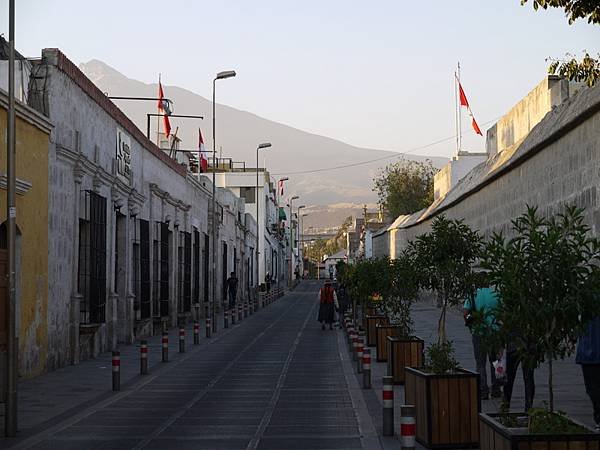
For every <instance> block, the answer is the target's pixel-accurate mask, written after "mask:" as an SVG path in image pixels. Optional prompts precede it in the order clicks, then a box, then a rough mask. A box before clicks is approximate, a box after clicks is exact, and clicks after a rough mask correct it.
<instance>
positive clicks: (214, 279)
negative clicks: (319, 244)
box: [211, 70, 235, 333]
mask: <svg viewBox="0 0 600 450" xmlns="http://www.w3.org/2000/svg"><path fill="white" fill-rule="evenodd" d="M231 77H235V71H234V70H226V71H224V72H219V73H218V74H217V76H216V77H215V78H214V79H213V98H212V138H213V169H212V214H213V217H212V219H213V220H212V252H211V255H212V274H211V280H212V294H211V303H212V331H213V332H214V333H216V332H217V313H216V311H215V303H216V293H217V206H216V203H215V198H216V194H217V189H216V179H215V172H216V170H217V161H216V158H217V138H216V121H215V109H216V108H215V85H216V82H217V80H223V79H225V78H231Z"/></svg>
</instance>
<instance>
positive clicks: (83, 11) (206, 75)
mask: <svg viewBox="0 0 600 450" xmlns="http://www.w3.org/2000/svg"><path fill="white" fill-rule="evenodd" d="M16 3H17V11H16V24H17V25H16V27H17V29H16V47H17V50H18V51H20V52H21V53H23V54H25V55H26V56H32V57H34V56H37V57H39V56H40V53H41V49H42V48H45V47H58V48H60V49H61V50H62V51H63V52H64V53H65V54H66V55H67V56H68V57H69V58H70V59H71V60H73V61H74V62H75V63H82V62H87V61H89V60H91V59H99V60H101V61H104V62H106V63H107V64H109V65H110V66H112V67H114V68H115V69H117V70H118V71H120V72H122V73H123V74H125V75H126V76H128V77H129V78H134V79H137V80H140V81H143V82H147V83H152V82H156V81H157V78H158V73H162V80H163V84H165V85H177V86H180V87H183V88H186V89H189V90H191V91H194V92H196V93H198V94H200V95H202V96H204V97H207V98H210V96H211V95H212V94H211V92H212V91H211V87H212V78H213V77H214V75H215V73H216V72H218V71H221V70H229V69H234V70H236V71H237V73H238V75H237V77H236V78H235V79H230V80H225V81H221V82H220V84H219V88H218V97H217V101H218V102H219V103H223V104H226V105H229V106H232V107H235V108H238V109H241V110H246V111H249V112H252V113H255V114H257V115H260V116H262V117H265V118H267V119H270V120H274V121H277V122H281V123H285V124H287V125H291V126H293V127H296V128H299V129H302V130H305V131H309V132H312V133H315V134H321V135H324V136H329V137H332V138H335V139H339V140H342V141H344V142H347V143H349V144H352V145H356V146H358V147H367V148H377V149H382V150H393V151H408V152H410V153H414V154H422V155H435V156H451V155H452V154H453V152H454V151H455V144H454V139H449V140H445V141H443V142H441V143H439V144H437V145H432V146H428V147H426V148H421V149H419V148H418V147H422V146H426V145H428V144H430V143H433V142H436V141H439V140H443V139H444V138H449V137H451V136H453V135H454V134H455V131H454V130H455V114H454V105H455V99H454V75H453V74H454V71H455V70H456V65H457V62H458V61H460V66H461V81H462V85H463V88H464V89H465V92H466V94H467V97H468V99H469V103H470V105H471V108H472V111H473V114H474V116H475V118H476V119H477V121H478V122H479V124H480V126H481V128H482V129H483V130H484V135H485V129H487V128H488V127H489V126H491V125H492V124H493V123H494V121H495V120H497V119H498V118H499V117H501V116H502V115H503V114H504V113H506V112H507V111H508V110H509V109H510V108H511V107H512V106H513V105H514V104H515V103H516V102H518V101H519V99H521V98H522V97H523V96H524V95H526V94H527V93H528V92H529V91H530V90H531V89H532V88H533V87H534V86H535V85H537V84H538V83H539V82H540V81H541V80H542V78H543V77H544V76H545V74H546V70H547V66H548V63H547V62H546V61H545V60H546V58H547V57H564V55H565V53H567V52H570V53H574V54H576V55H581V53H582V51H583V50H587V51H588V52H592V53H594V54H597V53H599V52H600V26H598V25H595V26H594V25H589V24H587V23H586V22H585V21H581V20H579V21H577V22H576V23H575V24H574V25H568V21H567V20H566V18H565V17H564V13H563V12H562V10H548V11H545V10H541V11H538V12H535V11H534V10H533V6H532V4H531V2H529V3H527V4H526V5H524V6H521V5H520V0H454V1H446V0H433V1H428V2H424V1H423V2H422V1H410V2H408V1H398V0H378V1H377V0H376V1H372V2H364V1H355V0H319V1H317V0H303V1H292V0H253V1H249V0H221V1H212V2H207V1H203V0H198V1H184V0H170V1H167V0H162V1H154V0H144V1H141V0H127V1H119V2H117V1H114V0H103V1H101V2H98V1H92V0H86V1H81V0H60V1H59V0H43V1H39V0H18V1H17V2H16ZM0 33H4V34H5V36H7V35H8V0H0ZM463 129H464V130H465V134H464V137H463V148H464V149H465V150H469V151H484V149H485V140H484V138H482V137H479V136H476V135H475V134H474V133H473V132H472V131H471V130H470V128H469V123H468V121H467V117H466V115H464V118H463Z"/></svg>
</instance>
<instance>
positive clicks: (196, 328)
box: [194, 322, 200, 345]
mask: <svg viewBox="0 0 600 450" xmlns="http://www.w3.org/2000/svg"><path fill="white" fill-rule="evenodd" d="M199 343H200V324H199V323H198V322H194V345H198V344H199Z"/></svg>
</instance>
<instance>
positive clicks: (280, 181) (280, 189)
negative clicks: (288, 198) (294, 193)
mask: <svg viewBox="0 0 600 450" xmlns="http://www.w3.org/2000/svg"><path fill="white" fill-rule="evenodd" d="M279 195H283V180H279Z"/></svg>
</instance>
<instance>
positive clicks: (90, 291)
mask: <svg viewBox="0 0 600 450" xmlns="http://www.w3.org/2000/svg"><path fill="white" fill-rule="evenodd" d="M82 204H83V208H81V214H80V218H79V258H78V267H77V275H78V276H77V285H78V286H77V287H78V291H79V293H80V294H81V296H82V299H81V304H80V309H79V312H80V318H79V320H80V323H82V324H93V323H103V322H105V321H106V313H105V312H106V198H105V197H102V196H101V195H99V194H96V193H95V192H93V191H82Z"/></svg>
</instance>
